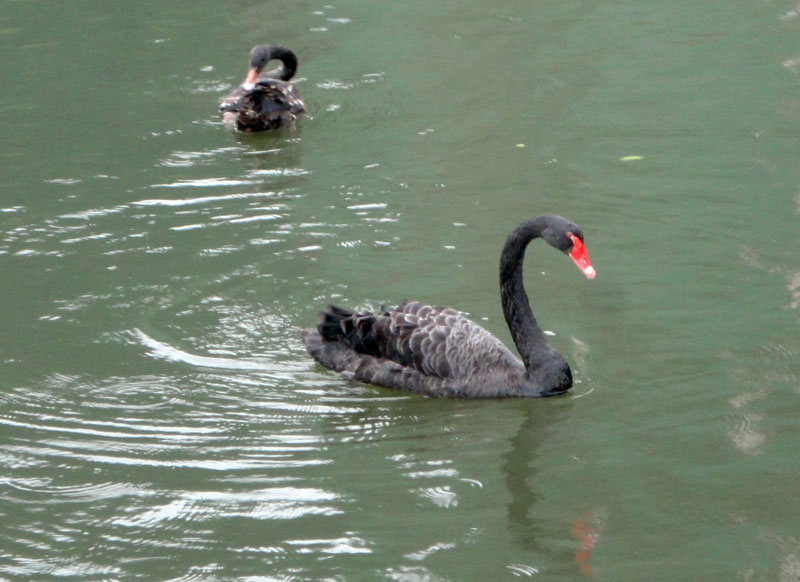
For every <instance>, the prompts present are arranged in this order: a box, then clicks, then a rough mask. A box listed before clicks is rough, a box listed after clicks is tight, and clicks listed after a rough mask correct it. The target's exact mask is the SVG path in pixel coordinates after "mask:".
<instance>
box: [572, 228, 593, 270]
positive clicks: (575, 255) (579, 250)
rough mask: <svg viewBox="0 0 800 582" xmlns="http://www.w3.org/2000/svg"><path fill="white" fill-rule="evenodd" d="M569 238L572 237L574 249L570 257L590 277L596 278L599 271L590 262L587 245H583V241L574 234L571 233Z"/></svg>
mask: <svg viewBox="0 0 800 582" xmlns="http://www.w3.org/2000/svg"><path fill="white" fill-rule="evenodd" d="M569 238H570V239H572V250H571V251H570V252H569V258H570V259H572V260H573V261H574V262H575V264H576V265H578V268H579V269H580V270H581V272H583V274H584V275H586V276H587V277H588V278H589V279H594V276H595V275H596V274H597V271H595V270H594V267H592V264H591V263H590V262H589V257H588V256H587V255H586V247H584V246H583V241H582V240H581V239H579V238H578V237H577V236H575V235H574V234H572V233H570V234H569Z"/></svg>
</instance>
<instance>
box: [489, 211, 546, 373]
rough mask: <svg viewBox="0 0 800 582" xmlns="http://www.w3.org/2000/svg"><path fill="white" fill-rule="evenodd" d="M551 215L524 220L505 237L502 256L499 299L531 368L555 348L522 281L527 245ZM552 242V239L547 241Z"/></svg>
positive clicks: (525, 360) (507, 321) (541, 230)
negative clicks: (539, 323) (551, 345)
mask: <svg viewBox="0 0 800 582" xmlns="http://www.w3.org/2000/svg"><path fill="white" fill-rule="evenodd" d="M549 218H550V217H549V216H540V217H538V218H534V219H531V220H529V221H527V222H523V223H522V224H520V225H519V226H518V227H517V228H515V229H514V231H513V232H512V233H511V234H510V235H509V236H508V239H506V243H505V245H504V247H503V252H502V254H501V255H500V300H501V302H502V306H503V315H505V318H506V323H507V324H508V329H509V331H510V332H511V337H512V339H513V340H514V344H515V345H516V346H517V351H519V355H520V356H521V357H522V362H523V363H524V364H525V368H526V369H527V370H528V371H530V370H532V369H534V368H536V367H537V366H539V365H540V364H542V363H543V362H542V361H541V360H542V358H545V359H546V358H548V357H551V353H552V350H551V348H550V347H549V345H548V344H547V339H546V338H545V336H544V333H543V332H542V330H541V329H540V328H539V325H538V324H537V323H536V319H535V318H534V316H533V311H531V307H530V303H529V302H528V295H527V293H525V286H524V285H523V282H522V262H523V260H524V258H525V249H526V248H527V246H528V244H529V243H530V242H531V241H532V240H534V239H536V238H540V237H541V236H542V233H543V232H544V231H545V229H547V228H549V227H550V226H551V225H550V224H549V221H548V219H549ZM548 242H549V241H548Z"/></svg>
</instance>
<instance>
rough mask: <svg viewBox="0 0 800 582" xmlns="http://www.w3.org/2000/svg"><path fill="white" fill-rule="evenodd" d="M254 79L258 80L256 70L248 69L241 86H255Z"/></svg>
mask: <svg viewBox="0 0 800 582" xmlns="http://www.w3.org/2000/svg"><path fill="white" fill-rule="evenodd" d="M256 79H258V69H250V70H249V71H247V76H246V77H245V78H244V82H243V83H242V84H243V85H246V84H247V83H250V84H251V85H255V84H256Z"/></svg>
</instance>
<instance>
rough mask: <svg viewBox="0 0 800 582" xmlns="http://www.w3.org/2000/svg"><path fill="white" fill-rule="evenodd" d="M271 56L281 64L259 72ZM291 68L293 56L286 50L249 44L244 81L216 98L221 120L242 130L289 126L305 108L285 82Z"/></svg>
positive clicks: (295, 61) (294, 91)
mask: <svg viewBox="0 0 800 582" xmlns="http://www.w3.org/2000/svg"><path fill="white" fill-rule="evenodd" d="M275 59H277V60H279V61H281V63H282V64H281V65H280V66H279V67H277V68H275V69H272V70H270V71H267V72H266V73H262V71H263V70H264V67H265V66H266V65H267V63H268V62H270V61H271V60H275ZM295 71H297V57H296V56H295V54H294V53H293V52H292V51H290V50H289V49H286V48H283V47H280V46H271V45H268V44H262V45H258V46H256V47H253V50H251V51H250V69H249V70H248V71H247V76H246V77H245V78H244V81H243V82H242V84H241V85H239V86H238V87H237V88H236V89H234V90H233V91H231V92H230V93H229V94H228V95H226V96H225V97H223V98H222V99H220V100H219V111H220V114H221V115H222V121H223V122H224V123H225V125H227V126H229V127H231V128H234V129H238V130H239V131H246V132H254V131H264V130H267V129H278V128H281V127H289V126H291V125H292V124H293V123H294V121H295V119H297V116H298V115H300V114H302V113H303V112H304V111H305V110H306V106H305V104H304V103H303V100H302V99H300V96H299V95H298V94H297V91H296V90H295V88H294V87H293V86H292V84H291V83H289V79H291V78H292V77H293V76H294V74H295Z"/></svg>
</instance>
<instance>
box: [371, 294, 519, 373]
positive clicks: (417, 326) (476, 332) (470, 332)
mask: <svg viewBox="0 0 800 582" xmlns="http://www.w3.org/2000/svg"><path fill="white" fill-rule="evenodd" d="M385 315H386V316H388V317H385V318H383V319H384V326H382V327H384V330H383V331H382V335H383V337H384V338H385V347H384V349H383V350H382V351H383V354H381V357H385V358H388V359H391V360H394V361H396V362H398V363H400V364H403V365H405V366H411V367H413V368H415V369H416V370H418V371H419V372H422V373H423V374H425V375H427V376H435V377H439V378H465V377H471V376H474V375H475V374H477V373H481V372H486V371H488V370H492V369H495V368H498V367H505V368H508V367H511V368H519V367H522V362H520V361H519V360H518V359H517V358H516V357H515V356H514V354H513V353H511V351H510V350H509V349H508V348H507V347H506V346H505V345H504V344H503V343H502V342H501V341H500V340H499V339H497V338H496V337H495V336H494V335H492V334H491V333H489V332H488V331H486V330H485V329H484V328H483V327H481V326H480V325H478V324H477V323H475V322H473V321H471V320H469V319H467V318H466V317H464V315H462V314H461V313H459V312H458V311H456V310H454V309H450V308H447V307H434V306H431V305H425V304H422V303H419V302H416V301H411V302H404V303H403V304H402V305H400V306H399V307H398V308H397V309H395V310H392V311H389V312H385ZM387 323H388V325H386V324H387Z"/></svg>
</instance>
